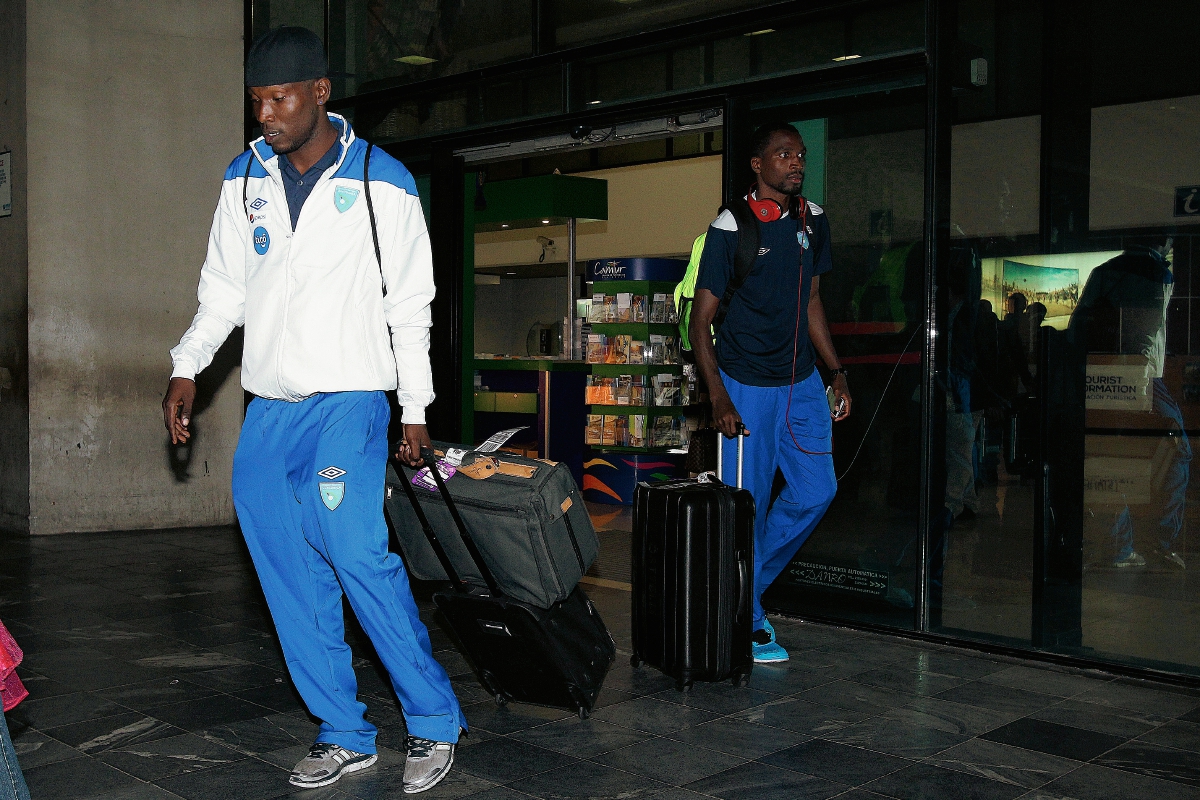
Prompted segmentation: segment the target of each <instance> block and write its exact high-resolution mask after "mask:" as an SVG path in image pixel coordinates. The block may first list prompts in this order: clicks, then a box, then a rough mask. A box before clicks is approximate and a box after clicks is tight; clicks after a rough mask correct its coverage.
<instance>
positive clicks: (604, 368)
mask: <svg viewBox="0 0 1200 800" xmlns="http://www.w3.org/2000/svg"><path fill="white" fill-rule="evenodd" d="M588 366H590V367H591V368H592V374H593V375H599V376H600V377H602V378H615V377H616V376H618V375H652V374H658V373H660V372H674V373H682V372H683V365H682V364H589V365H588Z"/></svg>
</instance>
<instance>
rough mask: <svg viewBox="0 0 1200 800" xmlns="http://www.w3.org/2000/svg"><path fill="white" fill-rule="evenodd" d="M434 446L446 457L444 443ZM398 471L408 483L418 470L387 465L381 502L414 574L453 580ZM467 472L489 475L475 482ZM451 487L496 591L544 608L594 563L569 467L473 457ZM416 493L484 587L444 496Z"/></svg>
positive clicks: (592, 535)
mask: <svg viewBox="0 0 1200 800" xmlns="http://www.w3.org/2000/svg"><path fill="white" fill-rule="evenodd" d="M435 447H436V449H437V450H438V452H439V453H441V452H442V451H444V450H445V449H446V447H447V445H444V444H441V443H437V444H435ZM397 469H401V470H402V472H403V476H404V479H405V480H408V481H411V480H412V479H413V476H414V475H415V473H416V471H415V470H413V469H411V468H409V467H401V466H400V465H399V464H398V463H397V462H396V461H394V460H393V461H392V462H391V463H389V464H388V469H387V491H386V494H385V500H384V507H385V508H386V510H387V514H388V518H389V519H390V520H391V522H392V527H393V528H395V530H396V535H397V538H398V539H399V540H400V547H401V549H402V550H403V551H404V560H405V562H406V563H407V564H408V570H409V574H411V575H412V576H413V577H414V578H417V579H419V580H424V581H439V580H448V578H447V577H446V571H445V570H444V569H442V565H441V563H440V562H439V561H438V558H437V555H436V554H435V553H434V552H433V548H432V547H431V546H430V544H429V541H428V539H426V537H425V532H424V531H423V530H422V529H421V525H420V523H419V522H418V520H417V515H416V514H415V513H414V512H413V509H412V504H411V502H410V501H409V499H408V495H407V493H406V492H405V491H404V488H403V486H401V485H400V483H399V481H400V480H401V477H400V475H399V474H398V473H397V472H396V470H397ZM468 473H470V474H472V475H481V476H483V475H485V476H486V477H481V478H479V479H476V478H472V477H470V476H469V475H468ZM446 488H447V489H449V491H450V496H451V497H453V498H454V504H455V506H456V507H457V508H458V512H459V514H460V515H461V516H462V518H463V522H464V523H465V525H466V528H467V530H468V532H470V533H471V535H472V537H473V538H474V540H475V543H476V545H477V546H478V548H479V551H480V555H481V556H482V557H483V561H484V563H485V564H486V565H487V566H488V568H489V569H490V570H491V571H492V573H493V574H494V576H495V579H496V583H497V584H498V588H499V590H500V591H501V592H502V593H503V594H505V595H506V596H508V597H511V598H512V599H514V600H519V601H521V602H524V603H529V604H530V605H534V606H537V607H539V608H549V607H550V606H552V605H554V604H555V603H558V602H561V601H563V600H566V599H567V595H569V594H570V593H571V590H572V589H574V588H575V585H576V584H578V583H579V579H580V578H582V577H583V574H584V573H585V572H587V569H588V567H590V566H591V564H592V561H594V560H595V558H596V553H597V551H598V550H599V541H598V540H597V539H596V529H595V528H594V527H592V520H591V517H589V516H588V512H587V509H586V508H584V505H583V498H582V497H581V496H580V493H579V487H578V486H577V485H576V483H575V479H574V477H572V475H571V471H570V470H569V469H567V467H566V465H565V464H556V463H552V462H549V461H539V460H537V459H532V458H523V457H521V456H518V455H513V454H511V453H503V452H501V453H488V454H479V453H469V454H468V455H467V456H465V457H464V458H463V460H462V466H461V467H460V471H459V472H458V473H456V474H455V475H453V476H451V477H450V479H449V480H447V481H446ZM413 491H414V492H415V493H416V495H417V498H418V501H419V502H420V504H421V508H422V510H424V512H425V516H426V517H428V519H429V523H430V526H431V527H432V528H433V530H434V533H435V534H436V535H437V538H438V541H439V542H441V544H442V547H443V548H444V549H445V550H446V554H447V555H448V556H449V557H450V563H452V564H453V565H454V568H455V570H456V571H457V572H458V574H459V576H460V577H461V578H462V579H463V580H465V581H467V582H468V583H476V584H478V585H481V586H482V585H483V579H482V577H481V576H480V575H479V570H478V569H477V568H476V567H475V563H474V561H473V560H472V559H471V556H470V553H468V552H467V549H466V547H465V546H464V545H463V543H462V539H461V538H460V537H459V535H458V530H457V527H456V526H455V524H454V520H453V518H452V517H451V516H450V511H449V509H448V508H447V507H446V503H445V502H444V501H443V500H442V497H441V495H440V494H439V493H438V492H437V491H436V490H434V491H431V490H429V489H426V488H422V487H421V486H413Z"/></svg>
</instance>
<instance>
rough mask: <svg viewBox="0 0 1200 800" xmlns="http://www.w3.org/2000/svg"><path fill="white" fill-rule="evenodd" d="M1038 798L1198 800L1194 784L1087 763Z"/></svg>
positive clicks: (1071, 799)
mask: <svg viewBox="0 0 1200 800" xmlns="http://www.w3.org/2000/svg"><path fill="white" fill-rule="evenodd" d="M1034 797H1035V798H1037V800H1196V797H1197V792H1196V790H1195V789H1194V788H1192V787H1191V786H1185V785H1184V784H1182V783H1175V782H1174V781H1165V780H1161V779H1158V778H1152V777H1148V776H1146V775H1137V774H1134V773H1132V772H1125V771H1123V770H1119V769H1110V768H1108V767H1102V766H1098V765H1096V764H1084V765H1083V766H1082V767H1080V768H1079V769H1077V770H1073V771H1072V772H1068V773H1067V774H1066V775H1063V776H1062V777H1061V778H1058V779H1056V780H1053V781H1051V782H1050V783H1048V784H1046V785H1045V786H1043V787H1041V788H1040V789H1038V790H1037V793H1036V794H1035V795H1034Z"/></svg>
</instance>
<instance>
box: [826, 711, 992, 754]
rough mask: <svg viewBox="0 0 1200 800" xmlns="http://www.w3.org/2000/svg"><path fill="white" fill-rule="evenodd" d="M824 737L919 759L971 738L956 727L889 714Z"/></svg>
mask: <svg viewBox="0 0 1200 800" xmlns="http://www.w3.org/2000/svg"><path fill="white" fill-rule="evenodd" d="M822 738H824V739H828V740H829V741H832V742H838V743H839V744H845V745H851V746H853V747H865V748H867V749H868V750H876V751H878V752H881V753H888V754H890V755H893V756H900V757H901V758H909V759H919V758H925V757H927V756H931V755H934V754H935V753H940V752H941V751H943V750H947V749H949V748H951V747H953V746H954V745H956V744H962V743H963V742H965V741H966V740H967V739H969V738H971V737H970V735H968V734H964V733H958V732H956V731H953V730H945V729H941V728H931V727H923V726H920V725H918V724H914V722H913V720H912V719H911V718H910V717H907V716H893V715H891V714H887V715H881V716H878V717H872V718H871V719H867V720H864V721H862V722H857V723H855V724H853V725H848V726H846V727H844V728H840V729H838V730H835V731H830V732H828V733H825V734H823V735H822Z"/></svg>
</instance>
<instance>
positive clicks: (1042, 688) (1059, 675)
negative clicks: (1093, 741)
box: [980, 664, 1112, 697]
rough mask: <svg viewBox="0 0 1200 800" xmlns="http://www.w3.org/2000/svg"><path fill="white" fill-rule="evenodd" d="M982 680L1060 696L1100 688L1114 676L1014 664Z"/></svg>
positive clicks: (1073, 694) (1069, 695)
mask: <svg viewBox="0 0 1200 800" xmlns="http://www.w3.org/2000/svg"><path fill="white" fill-rule="evenodd" d="M980 680H983V681H985V682H986V683H996V684H1000V685H1001V686H1011V687H1013V688H1014V689H1028V690H1029V691H1031V692H1040V693H1042V694H1052V695H1055V696H1058V697H1074V696H1075V695H1078V694H1083V693H1084V692H1087V691H1091V690H1092V689H1095V688H1098V687H1099V686H1102V685H1103V684H1105V683H1108V682H1109V681H1111V680H1112V678H1111V677H1109V676H1106V675H1099V674H1096V675H1089V674H1084V673H1082V672H1079V671H1070V672H1066V671H1060V670H1057V669H1052V668H1050V667H1046V666H1031V665H1027V664H1013V665H1011V666H1006V667H1005V668H1004V669H1002V670H1000V671H998V672H993V673H992V674H990V675H986V676H984V677H983V678H981V679H980Z"/></svg>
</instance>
